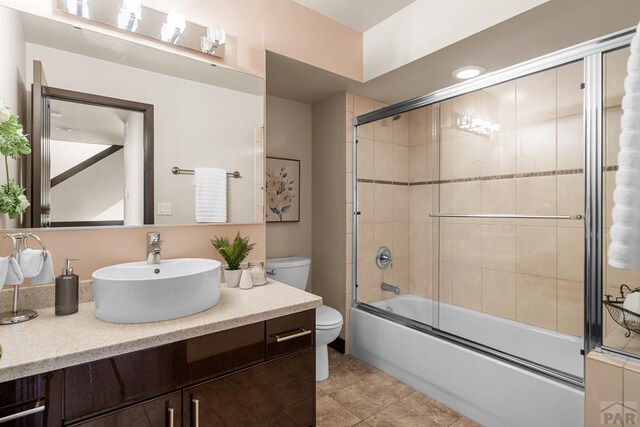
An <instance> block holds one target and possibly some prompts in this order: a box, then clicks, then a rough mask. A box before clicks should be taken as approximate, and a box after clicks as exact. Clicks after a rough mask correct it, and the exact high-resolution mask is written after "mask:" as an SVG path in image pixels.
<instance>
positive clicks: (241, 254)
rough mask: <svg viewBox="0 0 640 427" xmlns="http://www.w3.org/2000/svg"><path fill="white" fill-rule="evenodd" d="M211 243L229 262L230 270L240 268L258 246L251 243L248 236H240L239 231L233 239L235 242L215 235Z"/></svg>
mask: <svg viewBox="0 0 640 427" xmlns="http://www.w3.org/2000/svg"><path fill="white" fill-rule="evenodd" d="M211 244H212V245H213V247H214V248H216V250H217V251H218V253H219V254H220V256H222V258H223V259H224V260H225V261H226V262H227V266H228V269H229V270H239V269H240V264H242V261H244V260H245V258H247V256H248V255H249V253H250V252H251V251H252V250H253V248H254V247H255V246H256V244H255V243H249V238H248V237H242V236H240V232H239V231H238V233H237V234H236V237H235V238H234V239H233V243H231V242H229V239H227V238H226V237H218V236H215V237H214V238H213V239H211Z"/></svg>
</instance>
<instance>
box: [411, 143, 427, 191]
mask: <svg viewBox="0 0 640 427" xmlns="http://www.w3.org/2000/svg"><path fill="white" fill-rule="evenodd" d="M426 180H427V144H421V145H412V146H410V147H409V181H411V182H420V181H426Z"/></svg>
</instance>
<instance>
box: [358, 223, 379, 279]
mask: <svg viewBox="0 0 640 427" xmlns="http://www.w3.org/2000/svg"><path fill="white" fill-rule="evenodd" d="M374 230H375V229H374V224H359V225H358V264H367V263H372V262H373V257H374V254H375V250H374V247H373V236H374ZM358 268H359V267H358Z"/></svg>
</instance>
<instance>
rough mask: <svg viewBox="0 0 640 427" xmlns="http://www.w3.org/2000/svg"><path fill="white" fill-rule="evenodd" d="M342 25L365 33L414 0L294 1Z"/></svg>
mask: <svg viewBox="0 0 640 427" xmlns="http://www.w3.org/2000/svg"><path fill="white" fill-rule="evenodd" d="M294 1H296V2H298V3H300V4H302V5H304V6H306V7H308V8H310V9H313V10H315V11H316V12H319V13H321V14H323V15H326V16H328V17H329V18H331V19H333V20H335V21H338V22H340V23H342V24H344V25H347V26H349V27H351V28H354V29H356V30H358V31H361V32H365V31H367V30H368V29H370V28H371V27H373V26H375V25H376V24H379V23H380V22H382V21H384V20H385V19H387V18H388V17H390V16H391V15H393V14H394V13H396V12H397V11H399V10H400V9H403V8H405V7H406V6H408V5H410V4H411V3H413V2H414V1H415V0H294Z"/></svg>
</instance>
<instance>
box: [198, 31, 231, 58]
mask: <svg viewBox="0 0 640 427" xmlns="http://www.w3.org/2000/svg"><path fill="white" fill-rule="evenodd" d="M226 39H227V33H226V32H225V31H224V28H222V27H220V26H215V27H208V28H207V35H206V36H202V37H200V49H201V50H202V51H203V52H204V53H206V54H209V55H215V54H216V49H217V48H218V47H219V46H220V45H222V44H224V43H225V42H226Z"/></svg>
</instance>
